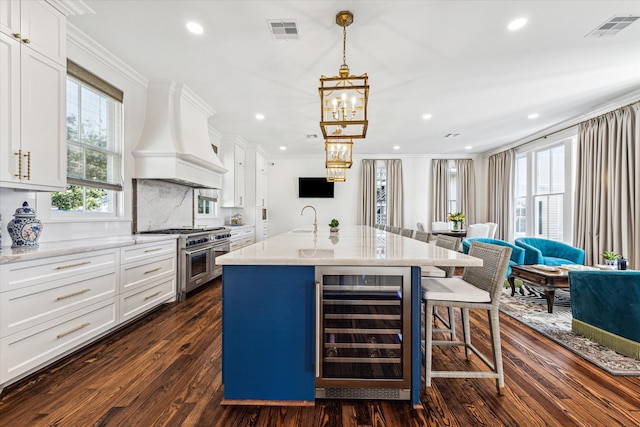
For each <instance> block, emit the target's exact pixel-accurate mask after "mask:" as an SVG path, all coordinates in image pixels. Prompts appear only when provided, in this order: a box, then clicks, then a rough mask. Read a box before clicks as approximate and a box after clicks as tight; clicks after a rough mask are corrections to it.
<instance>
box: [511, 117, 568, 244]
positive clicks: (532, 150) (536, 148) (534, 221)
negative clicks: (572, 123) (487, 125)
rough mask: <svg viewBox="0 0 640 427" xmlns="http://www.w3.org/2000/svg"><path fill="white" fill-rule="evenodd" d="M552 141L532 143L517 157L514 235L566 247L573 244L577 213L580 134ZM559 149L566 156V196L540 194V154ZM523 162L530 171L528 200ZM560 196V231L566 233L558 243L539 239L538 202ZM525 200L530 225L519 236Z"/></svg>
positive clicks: (563, 193) (528, 176)
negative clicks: (521, 171)
mask: <svg viewBox="0 0 640 427" xmlns="http://www.w3.org/2000/svg"><path fill="white" fill-rule="evenodd" d="M549 138H550V137H547V138H544V139H543V143H541V144H535V143H532V144H531V145H530V146H529V147H525V149H523V150H521V151H519V152H518V153H517V154H516V160H515V165H514V186H513V224H514V225H513V235H514V238H519V237H531V236H533V237H540V238H545V239H550V240H556V241H561V242H564V243H568V244H571V243H572V239H573V222H572V221H573V219H572V218H573V212H574V193H575V188H574V187H575V184H574V183H575V180H574V175H575V155H576V149H577V130H575V129H573V130H570V131H569V132H563V133H561V134H559V135H556V136H555V138H553V139H552V140H549ZM559 147H562V148H563V156H564V159H563V160H564V161H563V165H564V171H563V172H564V173H563V179H564V190H563V191H562V192H558V191H554V192H551V190H549V191H548V192H539V191H538V189H537V187H538V176H537V174H538V167H537V166H538V165H537V159H538V157H539V155H540V153H544V152H546V151H550V152H551V151H552V150H554V149H557V148H559ZM527 148H528V149H527ZM522 159H526V160H525V161H524V163H522V164H524V165H525V167H526V169H527V170H526V173H525V174H524V176H525V181H526V182H525V183H524V188H525V189H526V194H525V195H524V196H523V195H521V194H519V193H518V179H519V172H518V166H519V163H518V161H519V160H520V161H521V160H522ZM550 173H551V172H550ZM560 194H561V195H562V215H561V219H562V222H561V224H560V227H561V229H562V231H561V237H560V238H558V239H556V238H550V237H548V234H547V235H545V236H542V235H539V234H538V230H537V228H538V225H539V218H538V212H537V211H536V209H537V204H536V199H537V198H540V197H550V196H557V195H560ZM522 199H524V200H525V203H524V206H525V215H524V220H525V222H526V224H525V231H524V232H518V230H517V228H516V227H517V224H518V221H519V220H521V216H519V215H518V213H519V210H518V206H519V205H518V203H519V201H520V200H522Z"/></svg>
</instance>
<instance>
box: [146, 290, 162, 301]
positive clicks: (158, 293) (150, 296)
mask: <svg viewBox="0 0 640 427" xmlns="http://www.w3.org/2000/svg"><path fill="white" fill-rule="evenodd" d="M161 293H162V291H158V292H156V293H155V294H153V295H149V296H148V297H144V299H145V301H146V300H148V299H151V298H153V297H155V296H156V295H160V294H161Z"/></svg>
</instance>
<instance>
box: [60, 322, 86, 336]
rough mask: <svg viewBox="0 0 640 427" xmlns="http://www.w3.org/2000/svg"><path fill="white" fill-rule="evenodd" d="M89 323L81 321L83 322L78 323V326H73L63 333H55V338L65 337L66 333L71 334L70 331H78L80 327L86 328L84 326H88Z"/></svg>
mask: <svg viewBox="0 0 640 427" xmlns="http://www.w3.org/2000/svg"><path fill="white" fill-rule="evenodd" d="M90 324H91V323H89V322H87V323H83V324H82V325H80V326H76V327H75V328H72V329H69V330H68V331H67V332H63V333H61V334H58V335H56V338H58V339H60V338H63V337H66V336H67V335H69V334H72V333H74V332H76V331H79V330H80V329H83V328H86V327H87V326H89V325H90Z"/></svg>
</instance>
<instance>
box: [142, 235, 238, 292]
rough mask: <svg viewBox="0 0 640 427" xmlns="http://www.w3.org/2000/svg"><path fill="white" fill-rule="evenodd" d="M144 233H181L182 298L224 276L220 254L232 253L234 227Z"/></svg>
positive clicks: (179, 287)
mask: <svg viewBox="0 0 640 427" xmlns="http://www.w3.org/2000/svg"><path fill="white" fill-rule="evenodd" d="M144 234H179V235H180V238H179V239H178V289H177V294H178V295H177V299H178V301H184V300H185V298H186V297H187V292H190V291H192V290H194V289H196V288H197V287H199V286H201V285H204V284H205V283H208V282H210V281H211V280H213V279H215V278H216V277H219V276H220V275H222V266H221V265H217V264H216V257H218V256H221V255H224V254H226V253H228V252H229V249H230V245H231V230H230V229H228V228H225V227H215V228H192V229H185V228H171V229H166V230H155V231H147V232H144Z"/></svg>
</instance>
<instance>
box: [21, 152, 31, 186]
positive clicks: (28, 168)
mask: <svg viewBox="0 0 640 427" xmlns="http://www.w3.org/2000/svg"><path fill="white" fill-rule="evenodd" d="M24 156H25V157H26V158H27V174H26V175H25V176H23V178H27V179H28V180H31V151H27V154H25V155H24Z"/></svg>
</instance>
